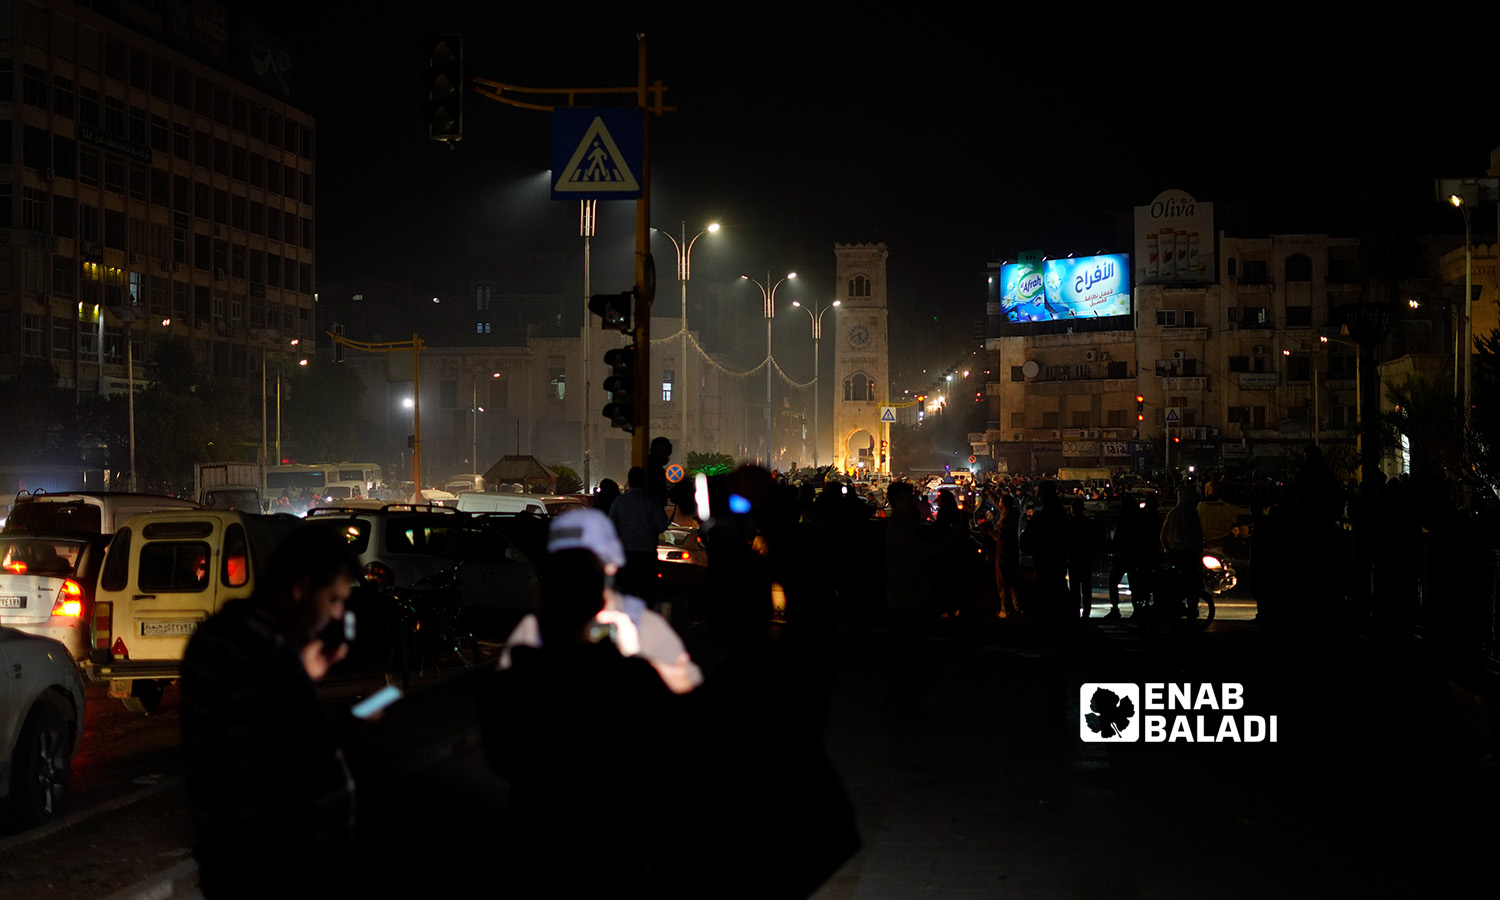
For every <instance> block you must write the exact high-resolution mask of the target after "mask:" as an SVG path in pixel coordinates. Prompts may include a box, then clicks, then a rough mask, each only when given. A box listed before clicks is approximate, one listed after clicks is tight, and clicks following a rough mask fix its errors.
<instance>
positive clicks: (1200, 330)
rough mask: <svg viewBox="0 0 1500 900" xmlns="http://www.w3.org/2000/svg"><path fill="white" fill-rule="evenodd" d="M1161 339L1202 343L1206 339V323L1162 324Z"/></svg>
mask: <svg viewBox="0 0 1500 900" xmlns="http://www.w3.org/2000/svg"><path fill="white" fill-rule="evenodd" d="M1161 339H1162V340H1163V341H1196V342H1198V343H1202V342H1203V341H1206V340H1208V326H1207V325H1163V326H1162V329H1161Z"/></svg>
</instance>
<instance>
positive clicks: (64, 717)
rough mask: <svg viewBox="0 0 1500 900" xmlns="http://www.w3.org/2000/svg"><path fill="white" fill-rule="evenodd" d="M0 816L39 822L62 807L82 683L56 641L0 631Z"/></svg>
mask: <svg viewBox="0 0 1500 900" xmlns="http://www.w3.org/2000/svg"><path fill="white" fill-rule="evenodd" d="M0 671H3V672H4V673H5V677H4V678H0V817H3V819H4V820H5V827H6V828H7V830H13V829H20V828H30V827H33V826H36V825H41V824H45V823H46V822H49V821H51V820H53V819H55V818H57V816H58V815H59V813H60V812H61V810H62V808H63V804H64V803H65V802H66V799H67V794H68V783H69V781H70V779H71V775H72V760H73V754H74V752H76V751H77V749H78V742H79V740H80V739H81V738H82V737H83V709H84V700H83V681H82V679H81V678H80V677H79V675H78V666H76V665H74V663H73V660H72V659H69V658H68V655H67V653H65V652H64V651H63V649H62V646H61V645H60V644H58V642H57V641H54V640H51V639H49V638H43V637H37V636H35V635H30V634H24V633H22V632H20V631H17V630H15V629H14V628H0Z"/></svg>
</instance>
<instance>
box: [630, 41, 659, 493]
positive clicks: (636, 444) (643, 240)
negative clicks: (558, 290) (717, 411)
mask: <svg viewBox="0 0 1500 900" xmlns="http://www.w3.org/2000/svg"><path fill="white" fill-rule="evenodd" d="M660 96H661V94H660V93H658V94H657V97H658V98H660ZM659 102H660V100H658V103H659ZM636 103H637V104H638V105H639V106H640V108H641V196H640V198H639V199H637V200H636V201H635V292H636V303H635V353H636V357H635V432H634V433H633V434H632V435H631V440H630V464H631V465H632V466H645V465H646V453H647V451H648V449H649V448H650V446H651V302H652V301H653V300H655V299H656V263H655V261H654V260H652V258H651V117H650V116H649V115H647V113H646V110H647V109H648V104H647V85H646V36H645V35H644V34H641V35H637V36H636Z"/></svg>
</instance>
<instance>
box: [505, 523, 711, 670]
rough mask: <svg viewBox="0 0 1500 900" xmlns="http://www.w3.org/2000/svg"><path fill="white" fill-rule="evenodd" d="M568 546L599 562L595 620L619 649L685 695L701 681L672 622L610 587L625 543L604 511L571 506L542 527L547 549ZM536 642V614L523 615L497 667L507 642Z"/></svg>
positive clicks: (508, 660) (622, 559) (538, 631)
mask: <svg viewBox="0 0 1500 900" xmlns="http://www.w3.org/2000/svg"><path fill="white" fill-rule="evenodd" d="M572 549H583V550H588V551H590V552H592V553H593V554H594V556H595V557H596V558H598V560H599V562H600V563H601V564H603V566H604V574H605V578H606V582H605V590H604V597H605V599H604V609H602V610H600V611H599V614H598V615H597V616H595V619H596V620H597V621H598V622H599V623H601V624H603V625H613V626H614V628H613V629H611V632H612V634H613V639H614V641H615V644H616V646H617V647H618V648H619V651H620V653H621V654H622V655H624V656H636V655H639V656H640V657H641V658H642V659H644V660H646V661H647V662H649V663H651V665H652V666H653V667H654V668H655V669H656V671H657V673H658V674H659V675H661V678H662V681H664V682H666V685H667V687H669V688H671V689H672V690H673V691H674V692H676V693H679V694H685V693H687V692H688V691H691V690H692V689H693V688H696V687H697V686H698V685H700V684H702V683H703V671H702V670H701V669H700V668H698V664H697V663H695V662H693V660H692V658H691V657H690V656H689V655H688V652H687V648H686V647H685V646H683V643H682V638H681V637H679V636H678V634H677V632H676V631H675V630H673V628H672V625H671V624H670V623H669V622H668V621H667V620H666V619H665V618H663V617H662V616H661V615H660V614H658V613H656V612H653V611H652V610H650V609H649V608H647V606H646V602H645V601H644V600H642V599H640V598H639V597H632V596H628V595H625V594H621V593H619V592H618V591H616V590H615V589H614V586H613V579H614V575H615V573H616V572H618V571H619V570H620V568H621V567H622V566H624V565H625V548H624V547H623V546H622V545H621V544H620V537H619V535H618V534H617V533H616V532H615V526H614V523H613V522H611V521H610V520H609V516H606V515H605V514H604V513H602V512H600V511H599V510H597V509H575V510H570V511H568V512H565V513H563V514H562V515H560V516H558V517H557V518H555V519H553V520H552V524H551V525H550V526H549V527H548V529H547V552H548V553H556V552H558V551H559V550H572ZM541 645H542V631H541V625H540V623H539V621H538V620H537V617H536V616H535V615H532V614H528V615H527V616H526V617H525V618H524V619H522V620H521V622H520V624H519V625H517V626H516V628H515V630H514V631H512V632H511V634H510V637H509V639H507V640H506V642H505V648H504V649H503V650H501V651H500V662H499V667H500V668H501V669H507V668H509V667H510V663H511V658H510V650H511V648H512V647H521V646H525V647H540V646H541Z"/></svg>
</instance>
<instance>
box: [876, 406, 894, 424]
mask: <svg viewBox="0 0 1500 900" xmlns="http://www.w3.org/2000/svg"><path fill="white" fill-rule="evenodd" d="M880 421H881V423H882V424H884V423H886V422H894V421H896V407H894V406H882V407H880Z"/></svg>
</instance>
